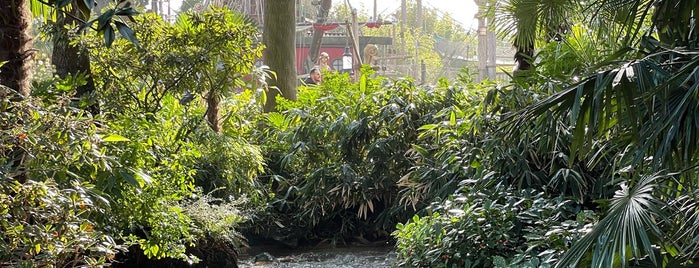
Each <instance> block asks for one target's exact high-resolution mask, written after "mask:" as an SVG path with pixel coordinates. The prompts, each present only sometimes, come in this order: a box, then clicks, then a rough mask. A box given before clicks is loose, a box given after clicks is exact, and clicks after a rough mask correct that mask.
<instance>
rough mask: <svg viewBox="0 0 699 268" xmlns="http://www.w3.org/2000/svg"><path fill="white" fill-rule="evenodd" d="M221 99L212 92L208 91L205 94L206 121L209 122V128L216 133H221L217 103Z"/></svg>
mask: <svg viewBox="0 0 699 268" xmlns="http://www.w3.org/2000/svg"><path fill="white" fill-rule="evenodd" d="M220 101H221V98H220V97H219V96H218V95H217V94H216V93H215V92H214V90H209V93H207V94H206V121H208V122H209V127H211V130H213V131H214V132H216V133H221V123H220V122H219V117H218V114H219V109H220V108H219V103H220Z"/></svg>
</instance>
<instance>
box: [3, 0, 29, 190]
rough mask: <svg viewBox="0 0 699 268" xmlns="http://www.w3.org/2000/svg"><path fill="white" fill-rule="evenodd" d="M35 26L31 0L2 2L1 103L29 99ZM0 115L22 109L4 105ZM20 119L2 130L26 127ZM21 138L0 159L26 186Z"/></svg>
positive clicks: (6, 123)
mask: <svg viewBox="0 0 699 268" xmlns="http://www.w3.org/2000/svg"><path fill="white" fill-rule="evenodd" d="M31 22H32V17H31V13H30V12H29V2H28V0H0V65H1V66H0V99H5V98H9V99H10V100H13V101H20V100H21V99H22V98H24V97H27V96H29V93H30V91H31V71H32V68H31V63H32V56H33V54H34V51H33V48H32V46H33V42H32V41H33V39H32V36H31V25H32V24H31ZM13 91H15V92H16V93H15V92H13ZM0 112H9V113H15V114H19V113H21V107H14V106H12V105H10V107H7V106H5V105H1V106H0ZM17 118H20V119H18V120H17V122H3V124H2V125H0V128H2V129H8V128H12V127H14V125H15V124H22V122H21V116H20V117H17ZM21 135H26V134H24V133H21V134H20V135H18V136H17V137H15V138H14V139H11V140H10V141H12V142H14V143H10V144H3V146H2V147H3V148H2V149H0V159H3V158H4V159H3V160H5V161H7V163H11V166H12V168H11V170H10V172H11V173H8V174H7V175H8V176H9V177H12V178H15V179H16V180H17V181H19V182H24V181H26V180H27V177H26V173H25V172H24V171H23V168H22V162H23V160H24V157H25V155H26V151H25V150H24V149H23V148H24V146H23V144H22V143H23V142H24V137H22V136H21Z"/></svg>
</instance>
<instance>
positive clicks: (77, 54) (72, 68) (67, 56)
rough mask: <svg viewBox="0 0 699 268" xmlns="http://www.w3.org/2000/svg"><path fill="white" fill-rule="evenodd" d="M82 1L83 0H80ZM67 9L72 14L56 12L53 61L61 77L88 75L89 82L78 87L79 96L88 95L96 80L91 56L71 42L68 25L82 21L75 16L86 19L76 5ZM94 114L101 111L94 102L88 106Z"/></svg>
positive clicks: (93, 90)
mask: <svg viewBox="0 0 699 268" xmlns="http://www.w3.org/2000/svg"><path fill="white" fill-rule="evenodd" d="M78 1H82V0H78ZM73 6H74V7H73V8H70V9H66V12H68V13H69V14H70V15H71V16H66V15H64V14H63V13H62V12H58V13H57V14H56V19H57V21H56V27H57V31H56V33H55V36H54V37H53V56H52V57H51V63H53V65H55V66H56V74H58V76H59V77H61V78H66V77H67V76H68V75H76V74H83V75H86V76H87V83H86V84H85V85H82V86H79V87H78V88H77V93H76V96H77V97H83V96H87V95H89V94H93V93H94V92H95V82H94V80H93V79H92V71H91V69H90V57H89V55H88V52H87V49H85V48H84V47H80V46H74V45H71V44H70V38H71V37H70V33H69V30H68V29H67V28H66V26H70V25H74V23H77V24H78V25H79V24H80V23H82V22H80V21H77V20H76V19H75V18H79V19H82V20H84V19H85V18H84V16H83V14H82V12H80V11H79V10H78V9H77V8H75V6H77V5H73ZM88 110H89V111H90V112H91V113H92V114H97V113H99V108H98V106H97V104H92V105H90V107H89V108H88Z"/></svg>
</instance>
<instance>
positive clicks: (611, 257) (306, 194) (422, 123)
mask: <svg viewBox="0 0 699 268" xmlns="http://www.w3.org/2000/svg"><path fill="white" fill-rule="evenodd" d="M599 2H600V3H601V2H606V1H599ZM503 3H504V4H508V3H510V4H512V3H514V5H505V6H499V7H506V8H505V9H501V11H500V12H503V13H502V14H499V16H498V18H500V19H505V20H509V19H513V20H514V21H515V22H517V23H516V24H512V25H514V26H516V27H525V26H527V27H533V28H525V29H518V32H516V33H515V34H514V35H513V36H517V37H516V38H515V41H516V42H515V43H516V45H521V46H522V47H527V46H530V45H533V44H536V45H537V46H538V48H540V49H539V50H538V52H537V53H536V54H534V55H531V57H532V58H531V59H529V60H531V62H529V63H531V64H532V65H531V67H532V68H531V69H529V70H527V71H526V72H524V73H519V74H518V75H516V76H515V77H513V81H512V82H511V83H509V84H496V83H492V82H489V81H484V82H481V83H478V84H474V83H473V82H472V81H471V79H470V74H469V73H468V71H467V70H464V71H463V72H462V73H461V76H460V77H459V78H457V79H454V80H453V81H447V80H440V81H439V82H438V83H436V84H435V85H424V86H416V85H415V84H414V81H413V80H411V79H410V78H403V79H388V78H382V77H376V75H375V74H374V73H373V71H372V70H371V69H370V68H368V67H364V68H363V69H362V71H361V75H360V76H359V77H358V78H357V81H352V80H351V79H350V77H349V76H348V75H347V74H338V73H332V74H327V75H326V76H325V77H324V81H323V83H322V84H321V85H318V86H308V87H307V86H301V87H299V88H298V92H299V95H298V100H296V101H289V100H286V99H282V98H278V99H277V112H272V113H262V112H261V111H262V109H261V107H262V105H263V103H264V102H265V94H264V93H265V90H274V89H267V88H266V81H268V80H266V79H270V78H273V76H274V75H273V74H270V73H267V72H266V71H265V70H264V69H257V68H255V67H254V66H253V62H254V61H255V60H256V59H258V58H259V57H260V56H261V50H262V47H261V46H259V45H258V41H257V40H256V36H257V29H256V27H255V26H254V25H253V24H251V23H250V21H249V20H248V19H246V18H244V17H243V16H241V15H239V14H236V13H231V12H230V11H227V10H226V9H215V8H214V9H212V10H210V11H206V12H203V13H200V14H199V13H187V14H184V15H182V16H181V17H180V18H179V19H178V20H177V22H175V23H174V24H168V23H165V22H164V21H162V20H161V19H160V18H159V17H157V16H154V15H152V14H145V15H142V16H138V17H136V18H135V20H134V21H133V23H130V24H131V25H129V27H130V28H129V29H134V30H135V33H138V36H137V37H138V38H137V40H138V41H137V42H134V40H135V39H134V37H135V36H134V35H131V32H127V33H126V35H127V36H125V37H127V38H128V39H131V41H130V42H129V40H126V39H115V38H113V37H112V36H110V35H107V36H106V37H105V36H93V35H84V36H81V37H80V38H78V39H77V40H74V41H75V43H76V44H77V45H80V46H84V47H86V48H89V51H90V56H91V61H92V72H93V73H92V74H91V75H92V76H93V78H94V79H95V81H96V83H97V88H98V90H97V92H96V93H95V94H93V95H90V96H83V97H80V98H77V97H74V93H75V89H76V88H77V87H78V86H80V85H82V84H84V83H85V82H86V79H85V78H86V77H85V75H84V74H74V75H71V76H68V77H67V78H65V79H57V78H53V77H51V76H49V75H41V76H38V79H40V81H36V83H35V84H34V86H35V88H34V89H33V91H32V96H31V97H29V98H27V99H24V100H18V99H10V98H9V97H6V96H5V95H3V98H2V99H0V111H2V116H1V117H0V131H1V134H2V135H0V212H2V214H3V215H5V216H4V217H2V218H0V226H1V227H0V228H2V231H3V232H2V233H3V235H2V236H1V237H0V265H2V266H19V267H32V266H54V267H57V266H61V267H64V266H66V267H69V266H100V265H106V264H112V262H114V261H115V260H119V261H124V262H125V263H124V265H127V266H128V265H130V264H133V263H136V262H138V261H139V258H141V257H146V258H149V259H151V260H158V259H161V260H166V261H168V262H177V261H179V262H181V263H192V262H196V261H202V262H203V264H204V265H209V266H212V267H218V266H226V265H232V262H234V261H235V259H236V254H237V249H238V248H240V247H243V246H244V245H245V242H246V241H245V237H244V235H242V233H245V234H255V235H258V236H264V237H271V238H274V239H277V240H281V241H291V240H299V241H311V242H321V241H328V240H330V241H332V242H333V243H343V242H345V243H348V242H354V241H361V242H366V241H367V240H384V239H390V238H394V239H395V242H396V251H397V253H398V257H399V262H400V263H401V264H402V265H404V266H406V267H571V266H575V267H587V266H590V267H624V266H629V265H638V266H652V267H658V266H660V267H676V266H681V265H689V264H693V263H694V262H696V258H697V256H699V253H698V252H699V246H698V243H697V241H699V239H698V237H699V229H698V228H697V225H696V222H697V220H699V213H697V205H696V204H697V198H696V196H697V195H696V191H697V190H696V189H697V180H696V175H697V173H696V164H695V163H696V159H697V148H699V146H698V144H697V139H696V136H697V127H698V126H699V124H697V123H696V122H697V120H696V118H695V114H696V113H695V110H696V107H699V105H697V103H698V102H697V94H696V89H697V88H699V86H698V85H699V83H698V82H697V79H696V78H697V77H698V76H697V70H699V69H698V68H696V66H698V65H699V58H697V56H696V55H697V53H696V42H695V41H696V38H697V35H696V33H695V32H693V31H691V30H690V28H691V27H689V26H688V24H689V23H688V21H690V19H693V16H694V15H693V14H695V11H697V10H698V9H699V4H695V3H694V2H690V1H674V2H673V1H660V0H658V1H624V2H623V3H618V6H617V7H623V8H622V9H623V10H625V11H624V12H626V13H628V14H626V15H631V16H630V18H633V19H628V20H621V21H620V17H619V15H620V13H615V12H616V10H617V9H611V8H610V6H605V5H602V6H598V8H599V9H597V10H599V12H600V13H601V14H602V15H604V14H603V13H607V12H610V13H613V14H612V15H614V16H612V17H613V20H612V23H610V24H608V25H606V26H608V27H607V28H606V29H619V30H620V31H619V32H613V33H610V34H609V35H608V36H606V35H598V31H597V30H600V28H601V27H600V25H601V24H597V23H590V24H586V23H584V21H579V22H577V23H570V21H568V20H564V19H562V18H554V17H550V18H549V17H546V16H543V14H548V16H558V15H557V14H560V12H559V11H562V9H560V7H570V6H569V5H570V4H571V2H569V1H560V2H558V1H548V2H545V3H544V2H541V1H535V0H519V1H505V2H503ZM517 3H519V4H517ZM522 3H534V5H531V6H523V4H522ZM542 3H543V4H547V5H543V4H542ZM557 4H560V6H559V5H557ZM578 4H579V3H578ZM634 4H635V5H634ZM673 4H677V5H681V7H683V9H681V12H678V13H677V14H674V13H672V12H670V11H669V10H674V9H672V8H671V7H674V5H673ZM572 6H574V7H578V6H577V4H576V5H572ZM651 7H653V8H651ZM538 9H542V10H547V9H551V10H550V11H551V12H548V13H546V12H538V11H537V10H538ZM495 10H496V11H495V12H498V11H497V9H495ZM522 10H524V11H527V10H528V11H531V12H534V11H536V14H537V16H543V17H542V18H541V19H547V20H546V21H543V20H542V21H529V23H530V24H529V25H527V21H526V20H517V19H518V18H519V17H518V16H521V15H522V14H521V12H522ZM554 11H556V12H554ZM651 11H653V12H655V13H654V14H653V16H649V17H646V16H644V15H642V14H646V13H647V12H651ZM507 12H512V13H511V14H508V13H507ZM673 12H674V11H673ZM564 13H566V12H564ZM668 14H670V15H672V16H673V17H674V18H678V19H677V20H673V19H669V17H668ZM510 15H512V16H510ZM597 15H599V14H597ZM595 18H597V19H598V18H599V17H595ZM571 19H578V18H571ZM646 19H648V20H650V21H647V20H646ZM596 22H598V21H596ZM110 23H112V22H110ZM114 23H115V24H114V25H117V24H116V22H114ZM569 23H570V24H569ZM625 23H628V24H625ZM685 24H687V25H685ZM504 25H507V23H506V22H505V24H504ZM552 25H553V26H561V28H556V27H553V26H552ZM563 26H565V27H563ZM115 27H118V25H117V26H115ZM430 27H434V29H437V28H438V27H437V25H432V26H430ZM563 28H565V29H566V31H561V32H556V31H555V30H556V29H559V30H560V29H563ZM105 31H108V30H104V29H103V30H102V32H105ZM112 31H113V30H112ZM644 31H648V33H647V34H639V33H641V32H644ZM542 33H543V35H544V36H538V35H537V34H542ZM552 33H556V34H558V35H557V36H555V35H553V36H552V35H551V34H552ZM553 37H555V38H553ZM105 38H107V40H108V41H109V42H108V43H109V44H110V47H109V48H106V47H104V45H103V43H104V41H105ZM423 38H424V37H423ZM610 39H613V40H614V41H611V40H610ZM553 41H556V42H553ZM520 42H521V43H520ZM47 69H50V68H47ZM93 104H98V106H99V108H100V109H101V113H99V114H90V113H89V112H87V111H85V108H86V107H88V106H91V105H93ZM141 255H142V256H141ZM160 264H163V263H160ZM154 265H155V264H154Z"/></svg>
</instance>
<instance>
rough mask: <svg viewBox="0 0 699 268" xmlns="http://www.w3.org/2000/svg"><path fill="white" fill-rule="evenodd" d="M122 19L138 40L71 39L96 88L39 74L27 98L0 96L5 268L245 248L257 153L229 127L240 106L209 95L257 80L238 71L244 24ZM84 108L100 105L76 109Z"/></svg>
mask: <svg viewBox="0 0 699 268" xmlns="http://www.w3.org/2000/svg"><path fill="white" fill-rule="evenodd" d="M132 26H133V28H134V29H137V31H138V32H139V33H140V35H139V43H138V46H136V44H135V43H133V42H127V41H126V40H124V39H117V40H115V41H114V42H113V43H112V44H111V48H105V47H104V46H103V45H102V42H103V40H102V38H101V37H98V36H93V35H85V36H83V38H82V39H80V40H77V42H78V44H80V45H85V46H87V47H89V48H90V51H91V52H92V53H93V55H92V56H93V57H94V58H93V63H94V64H95V65H93V76H94V77H95V81H99V85H98V88H99V91H98V94H95V95H93V96H87V97H85V98H81V99H76V98H71V97H70V96H71V95H72V94H74V90H75V88H76V87H77V86H79V85H81V84H83V83H85V79H84V76H83V75H74V76H70V77H68V78H67V79H66V80H61V81H57V80H55V79H53V78H50V80H49V81H39V82H38V83H36V84H35V85H37V86H38V87H37V88H36V89H35V90H34V91H33V93H32V94H33V95H34V96H33V97H32V98H31V99H29V100H27V101H26V102H13V101H10V100H8V99H3V100H2V101H3V102H2V104H3V110H2V111H5V112H4V113H3V116H2V144H3V146H2V150H0V153H2V154H1V155H0V159H1V160H2V161H0V162H2V163H8V164H3V165H2V172H1V173H0V174H2V189H3V194H2V210H3V211H5V212H4V213H3V214H4V215H10V217H4V218H3V220H2V222H1V224H2V226H3V230H4V231H3V233H4V236H3V239H2V240H0V248H2V249H3V250H2V252H3V254H1V255H0V258H1V259H0V263H2V265H3V266H5V265H21V266H31V265H40V266H44V265H50V266H61V267H62V266H82V265H101V264H105V263H109V262H112V261H114V260H115V259H120V261H126V263H125V264H124V265H128V263H129V261H130V260H131V259H132V258H139V256H138V254H139V253H138V252H141V253H143V255H144V256H145V257H147V258H151V259H163V258H165V259H169V260H171V261H175V260H181V261H184V262H196V261H198V260H203V261H205V263H208V264H210V265H223V264H225V263H229V262H234V261H235V258H236V255H237V249H238V248H239V247H241V246H242V245H244V243H245V242H244V238H243V237H242V236H241V235H240V234H239V233H238V231H237V230H236V229H235V227H236V226H237V225H238V224H240V222H242V221H244V220H245V217H244V215H246V214H247V213H249V212H247V211H249V210H251V209H252V208H255V207H257V206H259V202H261V201H262V199H261V197H263V196H262V195H260V193H261V192H260V191H259V190H257V189H259V187H257V186H255V183H256V182H255V178H256V174H257V173H258V172H260V171H262V155H261V153H260V150H259V148H257V147H256V146H254V145H251V144H249V143H248V142H246V141H244V140H241V139H240V136H239V134H241V133H243V132H244V131H245V129H244V128H242V127H241V128H231V127H230V126H231V125H233V124H238V123H239V122H240V121H236V120H237V118H238V117H237V116H239V115H244V114H245V113H243V112H240V113H238V112H239V111H240V109H248V108H245V107H247V106H246V104H244V105H239V106H238V107H237V108H236V109H238V111H237V113H236V114H235V116H231V114H229V112H231V111H232V109H230V108H228V107H229V106H228V105H229V103H230V102H228V101H227V102H221V101H220V99H222V98H223V97H224V96H228V95H230V94H232V93H233V92H235V91H237V90H240V89H241V88H245V87H247V86H252V85H253V84H254V85H258V84H259V83H252V82H253V81H245V80H244V79H243V76H245V75H246V74H250V73H252V72H253V70H252V68H253V61H254V60H255V58H256V57H258V56H259V55H260V49H261V48H260V47H258V46H257V45H256V42H255V40H254V36H255V33H256V28H255V26H254V25H252V24H250V23H249V22H248V21H247V20H246V19H244V17H243V16H241V15H239V14H234V13H231V12H230V11H226V10H213V11H209V12H205V13H202V14H189V15H183V16H182V17H181V18H180V20H179V22H178V23H177V24H175V25H169V24H166V23H164V22H163V21H162V20H161V19H160V18H159V17H154V16H149V15H143V16H139V17H137V18H136V23H135V24H133V25H132ZM236 51H237V52H236ZM203 78H206V79H203ZM187 94H189V95H190V96H191V97H192V99H189V100H187V101H183V100H181V99H180V96H183V95H184V96H187ZM198 96H203V97H202V98H197V97H198ZM202 99H204V100H202ZM212 99H215V100H219V101H218V102H213V101H210V100H212ZM249 99H250V98H247V99H246V101H249ZM91 103H98V104H99V106H100V109H101V110H102V113H101V114H99V115H90V114H88V113H86V112H85V111H83V110H82V109H81V108H82V107H86V106H87V105H90V104H91ZM212 104H216V105H219V106H218V110H217V112H218V111H221V114H223V115H224V116H222V117H217V118H216V119H217V120H219V121H215V123H219V124H221V125H224V126H228V130H227V131H225V132H222V133H221V134H217V133H214V132H213V131H212V129H213V127H211V124H210V122H211V121H209V120H210V119H211V118H210V117H208V116H206V115H208V114H209V112H210V111H211V109H210V106H211V105H212ZM217 115H218V114H217ZM231 148H233V149H231ZM17 152H21V154H18V153H17ZM13 163H20V164H19V165H16V164H15V165H13ZM212 166H215V167H217V168H215V169H214V168H211V167H212ZM18 174H26V178H28V180H27V181H25V182H23V183H21V184H20V183H17V182H16V181H15V176H17V175H18ZM127 248H128V250H129V252H128V253H127V252H126V249H127Z"/></svg>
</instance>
